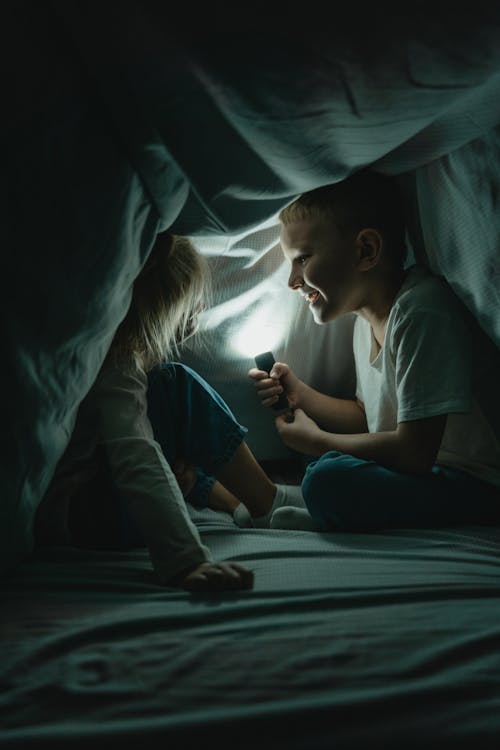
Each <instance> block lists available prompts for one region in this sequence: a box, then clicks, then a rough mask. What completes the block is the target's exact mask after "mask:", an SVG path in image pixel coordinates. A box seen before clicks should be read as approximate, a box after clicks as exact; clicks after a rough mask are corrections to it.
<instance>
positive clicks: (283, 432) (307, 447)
mask: <svg viewBox="0 0 500 750" xmlns="http://www.w3.org/2000/svg"><path fill="white" fill-rule="evenodd" d="M275 424H276V429H277V430H278V433H279V435H280V437H281V439H282V440H283V442H284V443H285V445H286V446H288V448H291V449H292V450H295V451H298V452H299V453H306V454H308V455H310V456H318V455H320V454H321V450H319V448H318V446H319V443H320V438H321V435H322V434H323V430H321V429H320V428H319V427H318V425H317V424H316V422H314V421H313V420H312V419H311V418H310V417H308V416H307V414H306V413H305V412H304V411H302V409H295V412H294V420H293V422H289V421H287V419H286V415H285V414H280V416H279V417H276V419H275Z"/></svg>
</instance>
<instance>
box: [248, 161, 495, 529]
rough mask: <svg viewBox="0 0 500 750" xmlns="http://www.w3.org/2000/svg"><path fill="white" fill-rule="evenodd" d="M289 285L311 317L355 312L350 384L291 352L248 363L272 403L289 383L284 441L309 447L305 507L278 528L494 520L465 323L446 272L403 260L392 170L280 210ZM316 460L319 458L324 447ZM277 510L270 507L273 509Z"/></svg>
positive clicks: (275, 520) (489, 454)
mask: <svg viewBox="0 0 500 750" xmlns="http://www.w3.org/2000/svg"><path fill="white" fill-rule="evenodd" d="M279 218H280V221H281V225H282V226H281V235H280V241H281V246H282V250H283V252H284V255H285V257H286V258H287V259H288V261H289V262H290V265H291V273H290V277H289V281H288V286H289V287H290V288H291V289H293V290H296V291H298V292H299V294H301V295H302V296H303V297H304V300H305V302H306V304H308V305H309V309H310V310H311V313H312V315H313V317H314V320H315V322H316V323H317V324H319V325H322V324H325V323H328V322H329V321H332V320H335V319H336V318H338V317H339V316H340V315H345V314H347V313H355V314H356V316H357V318H356V323H355V327H354V334H353V348H354V358H355V364H356V383H357V385H356V395H355V398H354V399H352V400H344V399H338V398H333V397H330V396H326V395H324V394H321V393H319V392H318V391H315V390H314V389H312V388H310V387H309V386H307V385H306V384H305V383H304V382H302V381H301V380H299V378H298V377H297V376H296V375H295V374H294V373H293V372H292V370H291V369H290V367H289V366H288V365H286V364H284V363H276V364H275V365H274V367H273V369H272V371H271V373H270V376H271V377H269V375H268V374H267V373H265V372H263V371H260V370H258V369H255V368H252V369H251V370H250V371H249V376H250V377H251V378H252V379H253V380H254V381H255V384H256V387H257V392H258V395H259V397H260V399H261V402H262V404H263V405H264V406H266V407H270V406H271V405H272V404H273V403H274V402H275V401H276V400H277V398H278V396H279V394H280V393H281V392H282V391H283V390H284V391H285V393H286V395H287V397H288V400H289V402H290V405H291V406H292V407H293V408H294V409H295V418H294V421H293V422H289V421H287V419H286V418H285V417H284V416H278V417H277V418H276V428H277V430H278V432H279V434H280V436H281V438H282V440H283V442H284V443H285V444H286V445H287V446H288V447H290V448H292V449H294V450H295V451H298V452H299V453H303V454H306V455H307V456H312V457H314V458H315V460H313V461H311V462H310V463H309V465H308V467H307V469H306V471H305V475H304V479H303V482H302V494H303V497H304V500H305V504H306V506H307V510H304V509H299V508H282V509H278V510H276V511H275V512H274V513H271V512H269V513H268V516H269V518H270V525H271V526H272V527H274V528H304V529H307V528H314V529H319V530H335V529H337V530H350V531H355V530H356V531H372V530H375V529H381V528H391V527H392V528H395V527H400V528H401V527H406V528H409V527H421V528H424V527H437V526H448V525H449V526H453V525H460V524H469V523H472V524H483V523H495V522H496V523H498V522H500V445H499V444H498V441H497V440H496V438H495V436H494V434H493V431H492V429H491V427H490V426H489V424H488V422H487V421H486V419H485V418H484V415H483V414H482V413H481V411H480V409H479V406H478V404H477V402H476V400H475V398H474V393H473V387H472V383H473V375H472V362H471V352H470V347H469V342H468V336H469V333H468V329H467V326H466V324H465V319H464V318H463V316H462V312H461V310H460V305H459V303H458V301H457V299H456V298H455V296H454V295H453V294H452V292H451V290H450V289H449V288H448V287H447V285H446V284H445V283H444V281H443V280H442V279H440V278H438V277H436V276H432V275H431V274H430V273H429V272H427V271H426V270H425V269H424V268H421V267H419V266H417V265H414V266H411V267H410V268H406V267H405V261H406V252H407V250H406V242H405V224H404V220H403V209H402V205H401V202H400V197H399V194H398V190H397V188H396V185H395V184H394V183H393V181H392V180H391V179H390V178H388V177H385V176H383V175H381V174H379V173H377V172H374V171H372V170H369V169H365V170H361V171H359V172H357V173H355V174H354V175H352V176H350V177H348V178H347V179H345V180H343V181H342V182H339V183H336V184H333V185H328V186H326V187H321V188H318V189H316V190H312V191H310V192H308V193H305V194H303V195H302V196H300V197H299V198H298V199H297V200H296V201H294V202H293V203H292V204H291V205H289V206H287V207H286V208H284V209H283V210H282V211H281V213H280V216H279ZM316 457H317V458H316ZM271 510H272V509H271Z"/></svg>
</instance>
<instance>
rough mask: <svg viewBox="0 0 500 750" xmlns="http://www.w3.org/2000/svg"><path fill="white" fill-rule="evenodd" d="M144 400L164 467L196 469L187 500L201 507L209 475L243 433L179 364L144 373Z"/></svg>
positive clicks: (196, 378)
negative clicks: (181, 463)
mask: <svg viewBox="0 0 500 750" xmlns="http://www.w3.org/2000/svg"><path fill="white" fill-rule="evenodd" d="M147 400H148V416H149V420H150V422H151V425H152V427H153V434H154V437H155V440H157V441H158V443H159V444H160V446H161V449H162V451H163V453H164V455H165V458H166V459H167V461H168V463H169V464H170V465H172V464H173V463H174V461H175V460H176V459H178V458H183V459H185V460H187V461H188V462H190V463H192V464H193V465H194V466H196V473H197V480H196V484H195V485H194V487H193V489H192V490H191V492H190V493H189V495H188V496H187V497H186V500H188V501H189V502H190V503H192V505H195V506H197V507H200V508H203V507H206V505H207V503H208V497H209V495H210V491H211V489H212V486H213V484H214V482H215V478H214V475H215V474H217V471H218V470H219V468H220V467H221V466H223V465H224V464H225V463H227V462H228V461H229V459H230V458H231V457H232V455H233V453H234V451H235V450H236V448H237V447H238V446H239V444H240V443H241V441H242V440H243V437H244V435H245V433H246V432H247V428H246V427H243V426H242V425H240V424H239V423H238V422H237V420H236V418H235V416H234V415H233V413H232V412H231V410H230V409H229V407H228V406H227V404H226V403H225V402H224V401H223V399H222V398H221V397H220V396H219V394H218V393H217V391H215V390H214V389H213V388H212V386H211V385H209V384H208V383H207V382H206V380H204V379H203V378H202V377H201V376H200V375H198V373H197V372H195V371H194V370H192V369H191V368H190V367H187V366H186V365H183V364H181V363H180V362H165V363H163V364H162V365H160V366H158V367H156V368H154V369H153V370H152V371H151V372H150V373H149V375H148V394H147Z"/></svg>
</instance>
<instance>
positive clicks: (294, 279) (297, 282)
mask: <svg viewBox="0 0 500 750" xmlns="http://www.w3.org/2000/svg"><path fill="white" fill-rule="evenodd" d="M288 286H289V287H290V289H293V290H294V291H297V290H298V289H302V287H303V286H304V279H303V278H302V277H301V276H297V273H296V272H295V273H291V274H290V278H289V279H288Z"/></svg>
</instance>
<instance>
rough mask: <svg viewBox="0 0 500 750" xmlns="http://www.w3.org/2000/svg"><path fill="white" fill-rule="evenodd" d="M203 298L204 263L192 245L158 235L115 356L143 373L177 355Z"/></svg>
mask: <svg viewBox="0 0 500 750" xmlns="http://www.w3.org/2000/svg"><path fill="white" fill-rule="evenodd" d="M207 294H208V264H207V261H206V259H205V258H204V257H203V256H202V255H201V254H200V253H199V252H198V250H197V249H196V248H195V246H194V245H193V244H192V242H191V240H189V239H188V238H187V237H180V236H177V235H172V234H169V233H167V232H163V233H161V234H159V235H158V236H157V238H156V241H155V243H154V245H153V248H152V250H151V253H150V255H149V257H148V259H147V261H146V263H145V265H144V267H143V269H142V271H141V272H140V273H139V275H138V276H137V278H136V280H135V282H134V288H133V293H132V300H131V303H130V307H129V309H128V312H127V314H126V316H125V318H124V320H123V321H122V323H121V324H120V326H119V328H118V330H117V332H116V334H115V338H114V339H113V344H112V347H111V349H112V353H113V355H114V357H115V358H116V359H117V360H119V361H120V362H121V363H122V364H125V363H129V364H131V363H132V362H135V363H136V364H138V365H140V366H141V367H142V368H143V369H145V370H146V371H148V370H151V369H152V368H153V367H154V366H155V365H157V364H159V363H160V362H162V361H164V360H166V359H169V358H171V357H172V356H173V355H178V353H179V350H178V347H179V345H180V344H181V343H182V342H183V341H185V339H186V338H188V337H189V336H190V335H191V334H192V333H194V331H195V330H196V319H197V315H198V313H199V312H201V310H202V309H203V307H204V306H205V302H206V298H207Z"/></svg>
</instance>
